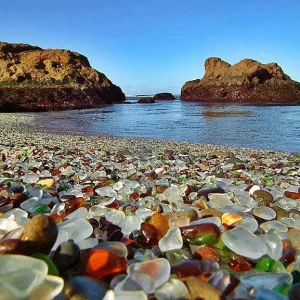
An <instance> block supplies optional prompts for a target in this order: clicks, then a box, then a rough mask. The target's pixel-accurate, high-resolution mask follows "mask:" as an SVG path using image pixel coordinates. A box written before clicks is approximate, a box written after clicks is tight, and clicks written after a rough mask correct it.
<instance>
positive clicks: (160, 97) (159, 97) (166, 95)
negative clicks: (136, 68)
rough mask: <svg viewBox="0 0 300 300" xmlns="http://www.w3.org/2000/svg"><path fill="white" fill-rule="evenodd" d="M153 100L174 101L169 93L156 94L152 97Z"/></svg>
mask: <svg viewBox="0 0 300 300" xmlns="http://www.w3.org/2000/svg"><path fill="white" fill-rule="evenodd" d="M153 99H154V100H175V97H174V96H173V94H171V93H158V94H156V95H155V96H154V97H153Z"/></svg>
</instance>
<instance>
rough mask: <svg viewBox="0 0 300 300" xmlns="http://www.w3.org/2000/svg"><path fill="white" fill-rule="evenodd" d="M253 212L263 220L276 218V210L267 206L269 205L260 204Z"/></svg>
mask: <svg viewBox="0 0 300 300" xmlns="http://www.w3.org/2000/svg"><path fill="white" fill-rule="evenodd" d="M253 214H254V215H255V216H256V217H259V218H261V219H263V220H267V221H270V220H273V219H275V218H276V212H275V211H274V209H272V208H270V207H267V206H260V207H257V208H254V209H253Z"/></svg>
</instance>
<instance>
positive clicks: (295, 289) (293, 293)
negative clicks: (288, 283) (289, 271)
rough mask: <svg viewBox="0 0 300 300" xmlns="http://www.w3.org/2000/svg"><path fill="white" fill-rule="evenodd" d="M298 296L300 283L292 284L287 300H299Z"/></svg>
mask: <svg viewBox="0 0 300 300" xmlns="http://www.w3.org/2000/svg"><path fill="white" fill-rule="evenodd" d="M299 295H300V283H296V284H293V286H292V288H291V289H290V291H289V294H288V297H289V300H299Z"/></svg>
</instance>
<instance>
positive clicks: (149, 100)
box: [137, 97, 155, 103]
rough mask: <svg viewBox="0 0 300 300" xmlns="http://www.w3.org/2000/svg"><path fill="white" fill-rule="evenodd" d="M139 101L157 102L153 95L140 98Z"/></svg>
mask: <svg viewBox="0 0 300 300" xmlns="http://www.w3.org/2000/svg"><path fill="white" fill-rule="evenodd" d="M137 103H155V100H154V99H153V98H151V97H144V98H141V99H140V100H138V102H137Z"/></svg>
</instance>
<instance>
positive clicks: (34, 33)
mask: <svg viewBox="0 0 300 300" xmlns="http://www.w3.org/2000/svg"><path fill="white" fill-rule="evenodd" d="M299 14H300V3H299V0H294V1H293V0H285V1H283V0H259V1H258V0H252V1H250V0H210V1H209V0H206V1H203V0H109V1H107V0H106V1H102V0H86V1H78V0H72V1H70V0H59V1H58V0H51V1H41V0H39V1H36V0H26V1H25V0H24V1H21V0H9V1H3V3H1V8H0V20H1V23H0V40H1V41H7V42H23V43H29V44H32V45H38V46H40V47H43V48H63V49H70V50H73V51H77V52H80V53H82V54H84V55H86V56H87V57H88V58H89V61H90V63H91V65H92V66H93V67H94V68H96V69H97V70H99V71H100V72H103V73H104V74H106V75H107V77H108V78H110V79H111V80H112V81H113V82H114V83H115V84H117V85H119V86H120V87H121V88H122V89H123V91H124V92H125V93H126V94H141V93H143V94H146V93H156V92H162V91H170V92H173V93H180V89H181V86H182V85H183V84H184V82H185V81H187V80H192V79H196V78H201V77H202V76H203V74H204V67H203V65H204V61H205V59H206V58H208V57H210V56H217V57H220V58H222V59H223V60H225V61H228V62H229V63H231V64H233V63H236V62H238V61H239V60H241V59H244V58H253V59H256V60H259V61H261V62H263V63H267V62H277V63H278V64H279V65H281V67H282V68H283V70H284V71H285V72H286V73H287V74H288V75H290V76H291V77H292V78H293V79H294V80H297V81H300V51H299V50H300V17H299Z"/></svg>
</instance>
